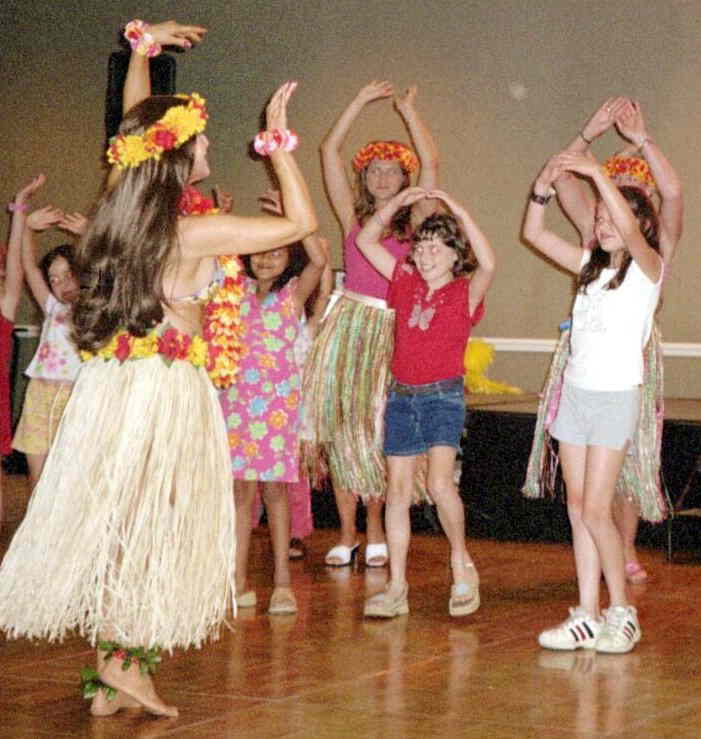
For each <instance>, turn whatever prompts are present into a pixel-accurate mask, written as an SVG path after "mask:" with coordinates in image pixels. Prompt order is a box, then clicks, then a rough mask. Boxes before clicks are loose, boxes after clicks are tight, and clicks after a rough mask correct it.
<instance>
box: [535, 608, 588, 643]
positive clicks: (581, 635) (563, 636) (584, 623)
mask: <svg viewBox="0 0 701 739" xmlns="http://www.w3.org/2000/svg"><path fill="white" fill-rule="evenodd" d="M602 628H603V625H602V623H601V621H599V619H597V618H594V617H593V616H591V615H590V614H589V613H587V612H586V611H585V610H584V609H583V608H582V607H581V606H577V607H576V608H570V615H569V618H568V619H567V620H565V621H563V622H562V623H561V624H560V625H559V626H556V627H555V628H553V629H546V630H545V631H541V633H540V635H539V636H538V643H539V644H540V646H541V647H545V648H546V649H593V648H594V647H595V646H596V644H597V639H598V638H599V633H600V632H601V629H602Z"/></svg>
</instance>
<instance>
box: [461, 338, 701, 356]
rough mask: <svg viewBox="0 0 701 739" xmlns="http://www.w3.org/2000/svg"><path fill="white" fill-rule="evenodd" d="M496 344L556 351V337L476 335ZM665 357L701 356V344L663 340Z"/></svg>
mask: <svg viewBox="0 0 701 739" xmlns="http://www.w3.org/2000/svg"><path fill="white" fill-rule="evenodd" d="M475 338H476V339H477V338H480V339H482V340H483V341H486V342H488V343H489V344H492V346H494V349H495V350H496V351H498V352H523V353H526V354H534V353H535V354H543V353H545V354H549V353H552V352H553V351H555V344H556V339H510V338H506V337H502V336H475ZM662 351H663V353H664V356H665V357H687V358H697V357H701V344H697V343H690V342H683V341H681V342H680V341H663V342H662Z"/></svg>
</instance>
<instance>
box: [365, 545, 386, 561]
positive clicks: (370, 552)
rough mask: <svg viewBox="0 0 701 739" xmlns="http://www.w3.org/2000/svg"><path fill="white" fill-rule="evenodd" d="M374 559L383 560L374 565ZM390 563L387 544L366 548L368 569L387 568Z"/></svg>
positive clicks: (367, 546)
mask: <svg viewBox="0 0 701 739" xmlns="http://www.w3.org/2000/svg"><path fill="white" fill-rule="evenodd" d="M373 559H381V560H382V561H381V562H375V563H373V561H372V560H373ZM388 562H389V552H388V551H387V543H386V542H384V541H383V542H382V543H380V544H367V545H366V547H365V566H366V567H385V566H386V565H387V563H388Z"/></svg>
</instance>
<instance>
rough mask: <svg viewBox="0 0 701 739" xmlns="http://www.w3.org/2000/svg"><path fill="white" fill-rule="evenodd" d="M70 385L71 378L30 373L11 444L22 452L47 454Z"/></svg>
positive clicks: (61, 414) (64, 405) (65, 402)
mask: <svg viewBox="0 0 701 739" xmlns="http://www.w3.org/2000/svg"><path fill="white" fill-rule="evenodd" d="M72 389H73V383H72V382H60V381H55V380H42V379H40V378H38V377H32V378H31V379H30V380H29V384H28V385H27V392H26V393H25V396H24V404H23V405H22V415H21V416H20V419H19V423H18V424H17V429H16V430H15V436H14V438H13V439H12V448H13V449H17V450H18V451H20V452H24V453H25V454H46V453H47V452H48V451H49V448H50V447H51V444H52V442H53V440H54V438H55V437H56V431H57V429H58V424H59V423H60V422H61V416H63V411H64V410H65V408H66V404H67V403H68V398H70V396H71V390H72Z"/></svg>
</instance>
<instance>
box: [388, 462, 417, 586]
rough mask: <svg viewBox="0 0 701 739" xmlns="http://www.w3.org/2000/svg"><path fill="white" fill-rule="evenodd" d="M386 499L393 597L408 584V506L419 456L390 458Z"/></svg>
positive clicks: (409, 527) (409, 528)
mask: <svg viewBox="0 0 701 739" xmlns="http://www.w3.org/2000/svg"><path fill="white" fill-rule="evenodd" d="M387 473H388V478H389V479H388V484H387V502H386V503H385V531H386V536H387V547H388V548H389V574H390V581H389V589H388V595H389V597H390V598H396V597H397V596H399V595H400V593H401V592H402V591H403V590H404V588H405V587H406V563H407V555H408V553H409V541H410V539H411V517H410V515H409V509H410V507H411V498H412V493H413V489H414V475H415V473H416V457H393V456H388V457H387Z"/></svg>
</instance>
